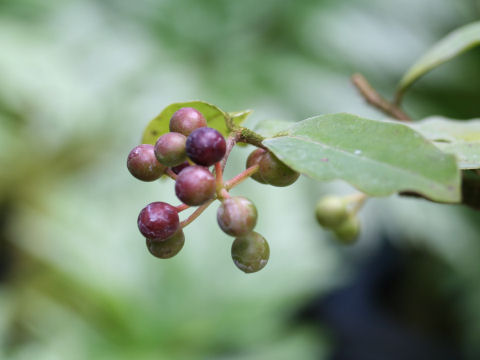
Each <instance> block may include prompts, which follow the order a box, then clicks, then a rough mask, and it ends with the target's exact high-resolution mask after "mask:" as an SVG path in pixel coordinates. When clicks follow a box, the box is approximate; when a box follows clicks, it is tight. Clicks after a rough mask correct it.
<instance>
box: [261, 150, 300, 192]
mask: <svg viewBox="0 0 480 360" xmlns="http://www.w3.org/2000/svg"><path fill="white" fill-rule="evenodd" d="M259 166H260V167H259V169H258V173H259V174H260V176H261V177H262V179H263V180H264V181H265V182H266V183H268V184H270V185H273V186H288V185H291V184H293V183H294V182H295V181H297V179H298V177H299V176H300V174H299V173H297V172H296V171H294V170H292V169H290V168H289V167H288V166H287V165H285V164H284V163H283V162H281V161H280V160H279V159H278V158H277V157H276V156H275V155H273V154H272V153H271V152H267V153H266V154H263V155H262V157H261V159H260V162H259Z"/></svg>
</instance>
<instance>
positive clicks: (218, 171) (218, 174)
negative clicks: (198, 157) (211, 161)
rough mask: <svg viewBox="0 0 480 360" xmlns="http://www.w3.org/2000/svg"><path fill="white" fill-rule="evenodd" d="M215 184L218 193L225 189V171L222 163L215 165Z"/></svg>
mask: <svg viewBox="0 0 480 360" xmlns="http://www.w3.org/2000/svg"><path fill="white" fill-rule="evenodd" d="M215 182H216V184H217V192H218V191H220V189H221V188H223V171H222V165H221V164H220V162H217V163H215Z"/></svg>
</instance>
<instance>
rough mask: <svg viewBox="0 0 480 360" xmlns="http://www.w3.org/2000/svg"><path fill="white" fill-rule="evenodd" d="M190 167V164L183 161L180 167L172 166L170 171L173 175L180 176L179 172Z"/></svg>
mask: <svg viewBox="0 0 480 360" xmlns="http://www.w3.org/2000/svg"><path fill="white" fill-rule="evenodd" d="M189 166H191V165H190V163H189V162H188V161H184V162H183V163H181V164H180V165H177V166H173V167H172V171H173V172H174V173H175V174H177V175H178V174H180V171H182V170H183V169H185V168H186V167H189Z"/></svg>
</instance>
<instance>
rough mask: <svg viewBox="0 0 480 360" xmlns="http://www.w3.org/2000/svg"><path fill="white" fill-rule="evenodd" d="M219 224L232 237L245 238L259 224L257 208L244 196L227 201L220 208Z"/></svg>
mask: <svg viewBox="0 0 480 360" xmlns="http://www.w3.org/2000/svg"><path fill="white" fill-rule="evenodd" d="M217 222H218V225H219V226H220V228H221V229H222V230H223V231H224V232H225V233H226V234H228V235H231V236H244V235H246V234H248V233H249V232H251V231H252V230H253V228H254V227H255V225H256V224H257V208H256V207H255V205H254V204H253V203H252V202H251V201H250V200H248V199H246V198H244V197H242V196H233V197H230V198H228V199H225V200H224V201H223V203H222V205H220V207H219V208H218V211H217Z"/></svg>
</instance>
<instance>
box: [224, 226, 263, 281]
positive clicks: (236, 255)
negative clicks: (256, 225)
mask: <svg viewBox="0 0 480 360" xmlns="http://www.w3.org/2000/svg"><path fill="white" fill-rule="evenodd" d="M269 257H270V248H269V246H268V243H267V241H266V240H265V238H264V237H263V236H262V235H260V234H258V233H256V232H254V231H252V232H251V233H249V234H247V235H245V236H243V237H238V238H236V239H235V241H234V242H233V244H232V259H233V262H234V263H235V265H236V266H237V267H238V268H239V269H240V270H242V271H243V272H245V273H254V272H257V271H259V270H261V269H263V268H264V267H265V265H267V262H268V258H269Z"/></svg>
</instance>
